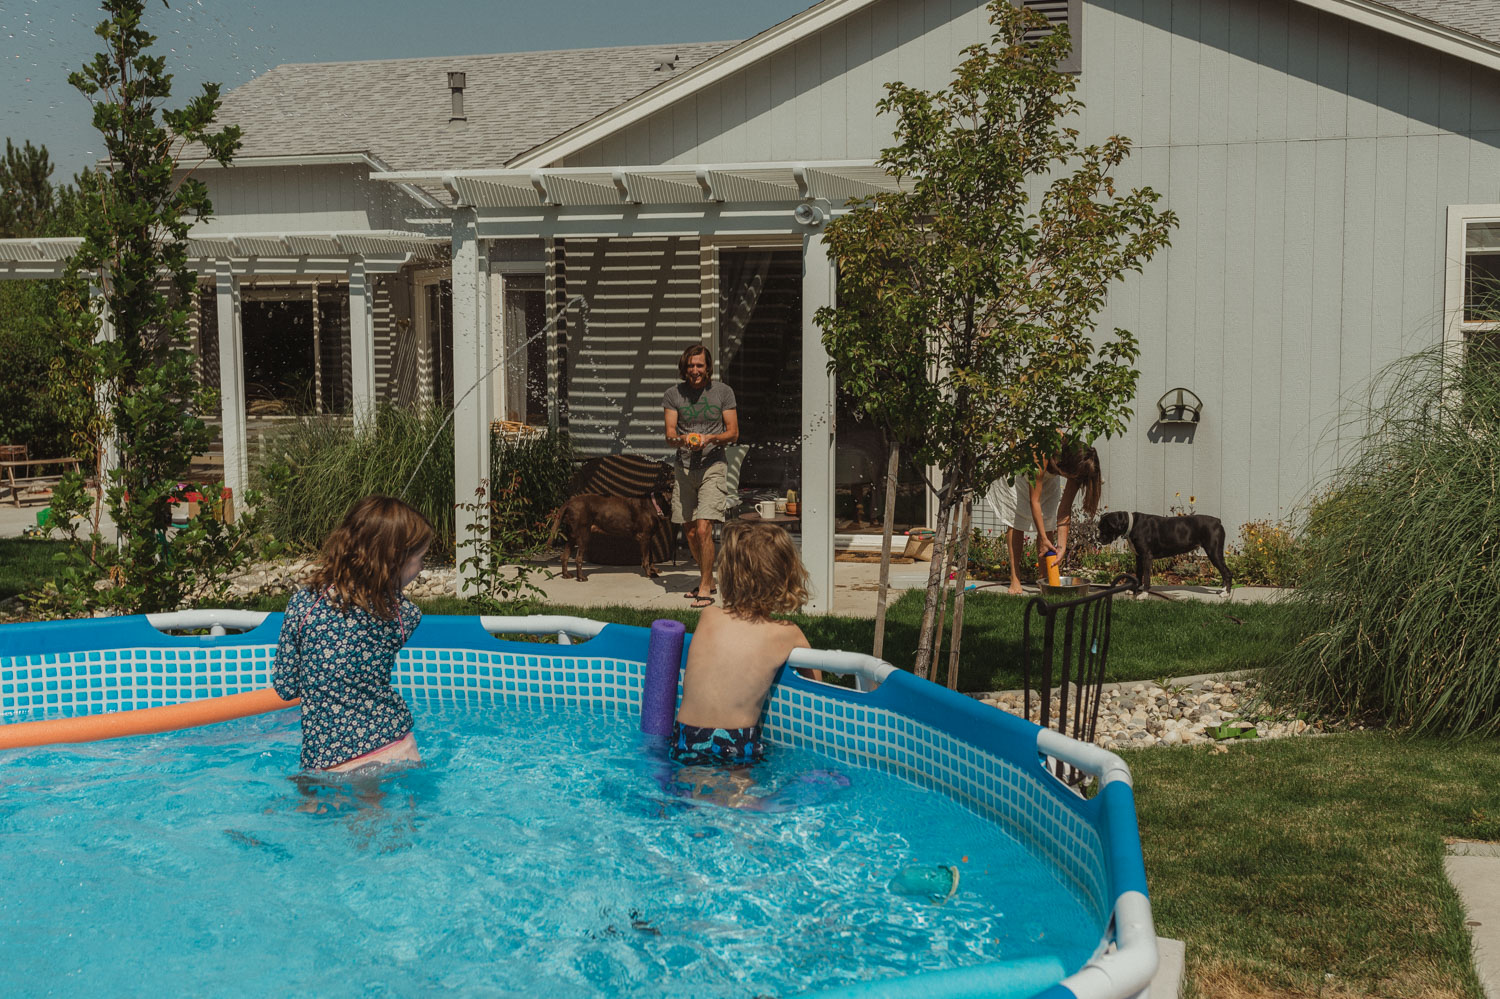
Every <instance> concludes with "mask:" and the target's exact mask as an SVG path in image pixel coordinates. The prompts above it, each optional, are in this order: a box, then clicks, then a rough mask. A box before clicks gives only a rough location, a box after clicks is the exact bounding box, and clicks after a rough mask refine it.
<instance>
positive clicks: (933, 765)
mask: <svg viewBox="0 0 1500 999" xmlns="http://www.w3.org/2000/svg"><path fill="white" fill-rule="evenodd" d="M281 620H282V615H281V614H270V615H268V616H267V618H266V620H265V621H264V622H263V623H262V624H260V625H259V626H258V627H256V628H254V629H251V630H249V631H245V632H241V633H238V634H228V635H221V636H194V635H169V634H164V633H163V632H161V631H158V630H157V629H156V628H155V627H153V626H152V625H151V624H150V623H149V622H148V621H147V620H146V618H145V617H143V616H133V617H116V618H103V619H97V620H79V621H56V622H42V623H36V624H21V625H7V626H4V627H0V724H3V723H11V722H20V721H28V720H33V719H39V718H60V717H71V716H77V715H86V714H100V713H104V712H112V711H126V710H132V709H137V708H147V707H160V706H163V705H169V704H176V703H180V702H182V701H187V700H193V699H197V698H203V697H216V696H221V695H225V694H234V693H241V692H245V691H251V690H260V689H263V688H265V687H268V686H270V682H271V665H272V662H273V660H274V658H275V651H276V640H277V636H278V634H279V633H280V630H281ZM649 634H650V632H649V630H648V629H646V628H637V627H630V626H625V625H614V624H611V625H608V626H606V627H605V628H604V629H603V631H602V632H600V633H599V634H598V635H597V636H596V637H594V638H592V639H589V640H588V641H586V642H581V643H579V644H576V645H558V644H551V643H542V642H526V641H508V640H503V639H497V638H495V637H494V636H492V635H490V634H489V633H488V632H486V631H485V630H484V629H483V628H482V627H481V626H480V623H479V619H478V618H475V617H445V616H439V615H428V616H426V617H425V618H423V621H422V623H421V625H420V626H419V627H418V628H417V629H416V631H415V632H414V633H413V635H412V637H411V639H410V640H409V641H408V642H407V645H406V647H405V648H404V649H403V650H402V652H401V653H400V654H399V655H398V657H397V661H396V669H395V674H394V682H395V684H396V686H397V687H398V688H399V689H400V690H401V692H402V693H403V694H404V695H405V696H406V697H408V698H410V699H411V701H412V702H413V703H414V704H415V703H421V702H424V701H443V702H451V703H460V704H468V705H472V706H475V707H491V706H504V705H529V706H541V707H552V706H563V705H572V706H579V707H585V708H592V709H595V710H600V711H604V712H609V713H615V712H620V713H627V714H636V715H638V714H639V705H640V699H641V688H642V684H643V681H644V675H645V661H646V650H647V643H648V640H649ZM688 642H689V643H690V642H691V635H689V636H688ZM684 656H686V648H684ZM1039 731H1040V730H1039V729H1038V728H1037V727H1036V726H1035V725H1032V724H1031V723H1029V722H1026V721H1024V720H1022V719H1020V718H1017V717H1015V716H1012V715H1009V714H1007V713H1005V712H1002V711H998V710H996V709H994V708H992V707H989V706H986V705H983V704H980V703H978V702H977V701H975V700H973V699H972V698H969V697H965V696H963V695H961V694H957V693H955V692H953V691H950V690H948V689H946V688H944V687H940V686H938V685H936V684H932V683H929V682H927V681H925V680H920V679H918V678H916V677H914V676H912V675H911V674H909V673H905V672H902V671H899V670H898V671H896V672H894V673H892V674H891V675H890V676H889V677H888V678H887V679H886V680H885V682H884V683H882V684H881V685H880V687H879V688H878V689H876V690H874V691H870V692H860V691H855V690H851V689H848V688H843V687H833V686H830V685H827V684H819V683H815V682H812V681H809V680H806V679H804V678H803V677H802V676H800V675H798V674H797V673H796V672H795V671H793V670H791V669H786V668H783V670H782V671H781V673H780V675H779V676H778V679H777V683H776V685H775V687H774V688H773V690H772V695H771V698H770V700H769V702H768V704H767V708H766V718H765V734H766V737H767V741H769V742H771V743H772V744H777V745H786V746H795V747H802V748H807V749H811V750H814V751H816V752H819V753H822V754H824V755H826V756H829V757H832V758H834V759H836V760H839V761H841V762H844V763H847V764H851V765H854V766H860V767H867V768H870V769H874V770H880V771H883V772H886V773H890V774H894V775H896V776H899V777H902V778H904V779H907V780H910V781H912V782H914V783H916V784H918V785H921V786H924V787H928V788H931V789H933V790H936V791H938V792H940V793H942V794H945V795H947V796H949V797H951V798H953V799H954V800H956V801H958V802H959V803H961V804H962V805H964V806H965V807H967V808H969V809H972V810H973V811H975V812H978V813H979V814H981V815H984V816H985V817H987V818H989V819H991V820H993V821H995V822H997V823H999V824H1000V825H1001V826H1002V827H1003V828H1005V829H1006V831H1007V832H1008V833H1009V834H1010V835H1012V836H1014V837H1015V838H1016V839H1017V840H1018V841H1019V842H1021V843H1022V844H1023V845H1025V846H1026V847H1027V849H1029V850H1030V851H1031V852H1032V853H1033V854H1034V855H1035V856H1037V857H1038V858H1039V859H1040V860H1042V861H1043V862H1044V863H1046V864H1047V865H1048V866H1049V867H1050V868H1051V869H1053V870H1055V871H1056V872H1057V873H1058V875H1059V877H1060V879H1061V880H1062V882H1063V883H1064V884H1065V885H1066V886H1067V887H1068V889H1069V890H1070V891H1071V892H1072V893H1073V895H1074V896H1075V897H1076V898H1077V899H1078V900H1079V902H1080V903H1081V904H1082V905H1083V906H1084V907H1085V909H1086V910H1087V911H1088V912H1090V913H1091V914H1092V915H1093V916H1094V918H1095V919H1096V922H1097V925H1098V927H1099V928H1100V932H1101V935H1102V934H1103V933H1104V931H1105V928H1106V927H1107V925H1108V923H1109V919H1110V914H1111V912H1112V911H1113V908H1114V903H1115V900H1116V899H1117V898H1118V897H1119V896H1120V894H1121V893H1123V892H1127V891H1137V892H1140V893H1142V894H1143V895H1144V894H1146V881H1145V870H1144V865H1143V861H1142V857H1141V846H1140V837H1139V833H1138V829H1137V824H1136V816H1135V803H1134V799H1133V797H1132V795H1131V790H1130V787H1129V785H1128V783H1127V782H1124V781H1117V782H1112V783H1109V784H1107V785H1106V786H1105V787H1104V788H1103V790H1102V791H1101V792H1100V793H1099V794H1097V795H1096V796H1094V797H1093V798H1090V799H1084V798H1081V797H1079V796H1078V795H1077V794H1075V793H1074V792H1073V791H1071V790H1069V789H1067V788H1066V787H1064V786H1063V785H1062V784H1061V783H1060V782H1058V781H1057V780H1055V779H1054V778H1052V777H1051V775H1049V774H1048V773H1047V772H1046V770H1045V769H1044V766H1043V762H1042V760H1041V759H1040V758H1039V755H1038V751H1037V733H1038V732H1039ZM1067 994H1070V993H1067Z"/></svg>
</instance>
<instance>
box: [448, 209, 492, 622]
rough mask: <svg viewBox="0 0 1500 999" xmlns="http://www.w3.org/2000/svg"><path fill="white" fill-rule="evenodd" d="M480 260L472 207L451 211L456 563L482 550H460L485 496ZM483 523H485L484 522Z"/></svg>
mask: <svg viewBox="0 0 1500 999" xmlns="http://www.w3.org/2000/svg"><path fill="white" fill-rule="evenodd" d="M482 278H483V269H482V265H481V262H480V243H479V234H478V220H477V218H476V216H475V212H474V209H472V208H459V209H456V210H455V211H454V213H453V375H454V378H453V392H454V396H455V402H456V405H455V406H454V412H453V496H454V499H455V501H456V502H457V503H458V510H457V518H456V523H455V524H454V529H455V531H456V537H455V539H454V540H455V543H456V545H457V546H458V549H459V551H458V561H459V563H460V566H462V563H463V561H464V559H465V558H468V557H472V556H473V555H475V554H483V553H482V552H475V551H468V552H465V551H464V546H465V545H469V544H472V543H473V542H474V540H475V539H476V533H475V530H476V525H477V524H479V523H481V518H480V516H479V513H478V512H477V511H475V510H472V509H465V508H464V507H465V505H466V504H472V503H474V501H475V500H476V499H477V496H476V490H478V488H479V487H480V486H481V485H482V486H484V487H485V494H486V499H488V498H489V496H488V491H489V481H490V419H491V414H490V409H491V399H492V395H491V393H490V392H489V391H488V390H481V388H480V381H481V380H482V379H483V377H484V374H485V371H486V369H487V368H488V367H489V364H488V359H489V357H490V324H489V310H488V309H486V308H484V307H483V306H484V299H485V298H486V297H487V296H486V295H485V289H484V288H483V287H482V284H483V282H482ZM485 522H487V521H485ZM460 573H461V578H460V583H459V589H460V592H462V588H463V584H464V583H465V582H472V581H473V579H474V576H475V569H474V567H473V566H467V567H462V568H461V569H460Z"/></svg>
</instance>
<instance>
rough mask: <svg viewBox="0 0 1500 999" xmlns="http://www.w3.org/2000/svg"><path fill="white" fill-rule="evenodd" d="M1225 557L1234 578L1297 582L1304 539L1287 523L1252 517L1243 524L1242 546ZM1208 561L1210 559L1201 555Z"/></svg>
mask: <svg viewBox="0 0 1500 999" xmlns="http://www.w3.org/2000/svg"><path fill="white" fill-rule="evenodd" d="M1224 560H1225V561H1226V562H1227V563H1228V564H1229V571H1230V572H1232V573H1233V574H1234V581H1235V582H1236V583H1238V584H1243V585H1245V586H1296V585H1297V580H1298V577H1299V576H1300V575H1301V573H1302V562H1303V550H1302V543H1301V542H1300V541H1299V540H1298V539H1297V536H1296V534H1294V533H1293V531H1292V529H1291V527H1290V526H1289V525H1287V524H1283V523H1279V522H1273V521H1269V520H1252V521H1250V522H1249V523H1248V524H1245V525H1243V526H1241V527H1240V546H1239V549H1238V550H1237V551H1232V552H1226V553H1225V556H1224ZM1201 561H1202V562H1203V563H1204V564H1205V565H1206V564H1207V561H1208V560H1207V559H1201Z"/></svg>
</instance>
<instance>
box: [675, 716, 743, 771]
mask: <svg viewBox="0 0 1500 999" xmlns="http://www.w3.org/2000/svg"><path fill="white" fill-rule="evenodd" d="M762 755H763V751H762V749H761V742H760V726H759V725H752V726H750V727H749V728H698V727H697V726H696V725H682V724H679V723H677V722H673V723H672V759H674V760H676V761H677V762H678V763H682V764H684V765H686V766H690V767H698V766H709V765H712V764H716V763H754V762H756V761H757V760H759V759H760V758H761V756H762Z"/></svg>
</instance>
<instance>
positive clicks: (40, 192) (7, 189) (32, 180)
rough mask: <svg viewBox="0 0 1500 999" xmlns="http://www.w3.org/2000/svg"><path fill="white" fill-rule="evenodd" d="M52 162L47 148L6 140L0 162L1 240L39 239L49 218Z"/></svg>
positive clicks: (27, 141)
mask: <svg viewBox="0 0 1500 999" xmlns="http://www.w3.org/2000/svg"><path fill="white" fill-rule="evenodd" d="M51 177H52V159H51V157H49V156H48V155H47V147H46V146H41V147H37V146H33V145H32V144H31V140H30V139H27V140H26V142H25V144H24V145H22V146H20V147H19V148H17V147H16V146H15V145H14V144H12V143H11V141H10V139H6V140H5V159H3V160H0V239H15V238H25V237H27V236H39V235H41V234H42V229H43V227H44V226H45V225H46V223H47V219H48V217H49V216H50V215H51V214H52V199H53V190H52V180H51Z"/></svg>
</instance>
